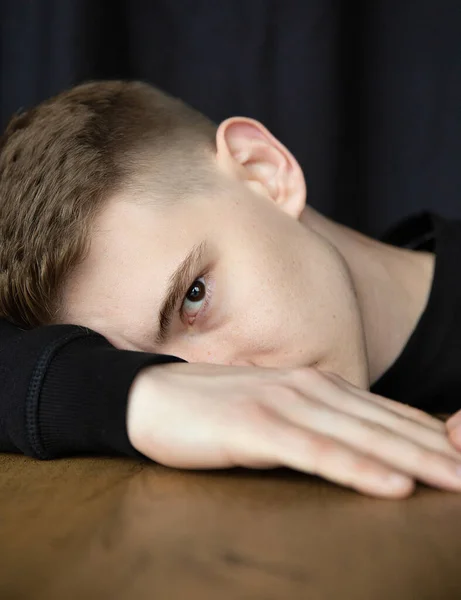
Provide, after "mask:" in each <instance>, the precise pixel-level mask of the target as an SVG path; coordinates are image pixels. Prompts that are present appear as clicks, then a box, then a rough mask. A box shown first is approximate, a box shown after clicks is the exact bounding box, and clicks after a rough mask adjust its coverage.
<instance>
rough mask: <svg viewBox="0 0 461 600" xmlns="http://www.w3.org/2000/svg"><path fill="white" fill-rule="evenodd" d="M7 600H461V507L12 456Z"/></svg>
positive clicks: (433, 494) (152, 468) (4, 475)
mask: <svg viewBox="0 0 461 600" xmlns="http://www.w3.org/2000/svg"><path fill="white" fill-rule="evenodd" d="M0 523H1V524H0V536H1V544H0V546H1V548H0V552H1V557H0V558H1V559H0V598H1V599H2V600H8V599H14V600H19V599H23V598H25V599H27V600H29V599H47V600H54V599H56V600H69V599H73V598H76V599H77V598H78V599H85V600H86V599H92V598H95V599H98V600H104V599H106V598H107V599H108V600H109V599H110V600H118V599H130V600H133V599H138V598H139V599H147V598H149V599H151V598H153V599H155V600H176V599H178V600H179V599H181V600H196V599H197V600H199V599H200V600H207V599H210V600H211V599H213V600H228V599H229V600H231V599H232V600H250V599H251V600H256V599H257V600H275V599H277V600H282V599H283V600H292V599H296V600H298V599H308V600H330V599H332V600H333V599H334V600H344V599H346V600H348V599H351V600H400V599H409V600H410V599H411V600H451V599H453V600H455V599H456V600H459V599H461V495H455V494H450V493H445V492H439V491H436V490H431V489H428V488H423V487H421V488H418V490H417V492H416V494H415V495H414V496H413V497H411V498H410V499H408V500H404V501H391V500H375V499H369V498H365V497H363V496H360V495H358V494H356V493H354V492H352V491H348V490H345V489H342V488H340V487H337V486H335V485H332V484H328V483H326V482H324V481H321V480H319V479H316V478H310V477H307V476H304V475H301V474H297V473H293V472H290V471H285V470H277V471H272V472H271V471H269V472H251V471H244V470H234V471H226V472H186V471H174V470H169V469H166V468H162V467H160V466H157V465H154V464H151V463H148V462H147V461H146V462H143V461H136V460H130V459H94V458H83V459H71V460H58V461H52V462H37V461H34V460H32V459H28V458H24V457H20V456H8V455H0Z"/></svg>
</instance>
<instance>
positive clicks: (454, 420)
mask: <svg viewBox="0 0 461 600" xmlns="http://www.w3.org/2000/svg"><path fill="white" fill-rule="evenodd" d="M445 426H446V428H447V429H448V430H451V429H454V428H455V427H459V426H461V410H459V411H458V412H457V413H455V414H454V415H451V417H450V418H449V419H447V421H446V423H445Z"/></svg>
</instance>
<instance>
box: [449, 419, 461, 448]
mask: <svg viewBox="0 0 461 600" xmlns="http://www.w3.org/2000/svg"><path fill="white" fill-rule="evenodd" d="M446 427H447V432H448V438H449V440H450V441H451V443H452V444H453V446H454V447H455V448H456V449H458V450H461V410H459V411H458V412H457V413H455V414H454V415H453V416H451V417H450V418H449V419H448V420H447V422H446Z"/></svg>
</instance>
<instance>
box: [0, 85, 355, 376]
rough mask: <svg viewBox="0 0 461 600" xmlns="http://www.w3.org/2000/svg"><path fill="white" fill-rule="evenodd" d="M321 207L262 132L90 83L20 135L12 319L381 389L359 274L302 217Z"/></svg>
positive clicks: (13, 127)
mask: <svg viewBox="0 0 461 600" xmlns="http://www.w3.org/2000/svg"><path fill="white" fill-rule="evenodd" d="M305 199H306V190H305V183H304V177H303V173H302V171H301V169H300V167H299V165H298V163H297V161H296V160H295V158H294V157H293V156H292V155H291V154H290V152H289V151H288V150H287V149H286V148H285V147H284V146H283V145H282V144H281V143H280V142H279V141H278V140H277V139H276V138H274V137H273V136H272V135H271V134H270V132H269V131H267V129H265V128H264V127H263V126H262V125H261V124H260V123H258V122H256V121H253V120H251V119H245V118H241V117H233V118H231V119H228V120H226V121H224V122H223V123H221V124H220V125H219V127H216V126H214V125H213V124H212V123H211V122H210V121H208V120H207V119H206V118H205V117H203V116H202V115H200V114H199V113H197V112H196V111H194V110H192V109H191V108H190V107H188V106H186V105H184V104H183V103H181V102H180V101H178V100H176V99H173V98H170V97H169V96H167V95H166V94H163V93H162V92H160V91H159V90H156V89H155V88H152V87H150V86H147V85H145V84H141V83H123V82H100V83H92V84H87V85H83V86H79V87H77V88H74V89H73V90H71V91H69V92H66V93H64V94H61V95H60V96H57V97H56V98H54V99H51V100H50V101H48V102H46V103H44V104H43V105H41V106H39V107H37V108H36V109H34V110H32V111H30V112H28V113H26V114H24V115H20V116H19V117H16V118H15V119H13V120H12V122H11V124H10V125H9V127H8V129H7V131H6V134H5V136H4V139H3V148H2V149H1V150H0V233H1V237H2V247H1V248H0V278H1V279H0V315H2V316H5V317H7V318H10V319H12V320H14V321H16V322H17V323H19V324H21V325H23V326H35V325H38V324H45V323H59V322H67V323H77V324H81V325H84V326H87V327H90V328H92V329H94V330H96V331H99V332H100V333H102V334H103V335H105V336H106V337H107V338H108V339H109V340H110V341H111V342H112V343H113V344H114V345H115V346H117V347H121V348H128V349H138V350H144V351H150V352H154V351H155V352H161V353H168V354H174V355H177V356H180V357H183V358H185V359H186V360H189V361H192V362H197V361H200V362H218V363H227V364H257V365H262V366H295V365H306V364H318V365H319V366H320V367H323V368H325V369H330V370H334V371H336V372H338V373H340V374H341V375H343V376H344V377H347V378H348V379H350V380H352V381H354V382H356V383H358V384H360V385H365V384H366V383H367V381H366V380H367V367H366V362H367V361H366V352H365V346H364V335H363V327H362V323H361V318H360V311H359V309H358V305H357V301H356V296H355V293H354V288H353V285H352V280H351V278H350V275H349V272H348V269H347V265H346V264H345V261H344V260H343V258H342V256H341V255H340V254H339V252H338V251H337V250H336V248H335V247H334V246H332V245H331V244H330V243H329V242H328V241H327V240H326V239H325V238H323V237H322V236H320V235H319V234H318V233H316V232H315V231H314V230H313V229H311V228H310V227H309V226H308V225H307V226H306V225H304V224H301V223H300V222H299V217H300V215H301V213H302V211H303V209H304V205H305ZM174 273H176V275H174Z"/></svg>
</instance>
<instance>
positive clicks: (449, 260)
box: [0, 215, 461, 459]
mask: <svg viewBox="0 0 461 600" xmlns="http://www.w3.org/2000/svg"><path fill="white" fill-rule="evenodd" d="M387 241H390V242H392V243H394V244H396V245H402V246H407V247H410V248H414V249H427V250H433V251H434V252H435V253H436V257H437V258H436V268H435V275H434V282H433V287H432V292H431V297H430V300H429V302H428V306H427V307H426V310H425V312H424V314H423V316H422V318H421V320H420V322H419V323H418V325H417V327H416V329H415V331H414V332H413V335H412V336H411V338H410V340H409V341H408V344H407V346H406V348H405V349H404V351H403V353H402V355H401V356H400V357H399V358H398V359H397V361H396V362H395V364H394V365H393V366H392V367H391V369H390V370H389V371H388V372H387V373H386V374H385V375H384V376H383V377H382V378H381V380H380V381H379V382H377V384H376V385H375V386H374V387H373V390H372V391H375V392H378V393H381V394H383V395H387V396H390V397H393V398H396V399H398V400H401V401H405V402H408V403H411V404H413V405H415V406H420V407H421V408H424V409H426V410H434V411H438V410H440V411H455V410H457V409H458V408H461V401H459V400H458V397H459V392H460V390H461V369H459V367H458V365H459V360H460V356H461V278H460V277H459V276H457V271H458V269H459V262H460V260H461V222H457V221H453V222H448V221H445V220H443V219H440V218H438V217H434V216H432V215H423V216H419V217H416V218H413V219H411V220H409V221H406V222H405V223H404V224H403V225H401V226H400V227H399V228H397V229H396V230H395V231H394V232H393V233H392V234H391V235H390V236H389V237H388V238H387ZM178 360H180V359H177V358H175V357H171V356H160V355H154V354H147V353H142V352H131V351H124V350H117V349H115V348H114V347H113V346H111V344H110V343H109V342H108V341H107V340H106V339H105V338H104V337H102V336H101V335H99V334H97V333H95V332H93V331H91V330H89V329H85V328H83V327H78V326H74V325H56V326H48V327H40V328H36V329H33V330H28V331H24V330H21V329H19V328H18V327H15V326H14V325H12V324H10V323H8V322H6V321H2V320H0V451H4V452H21V453H24V454H28V455H30V456H34V457H37V458H42V459H47V458H55V457H58V456H64V455H72V454H79V453H86V452H88V453H94V454H114V453H117V454H126V455H136V451H135V450H134V448H133V447H132V446H131V444H130V442H129V439H128V436H127V431H126V407H127V396H128V390H129V388H130V385H131V383H132V381H133V379H134V377H135V375H136V374H137V373H138V372H139V370H140V369H142V368H143V367H145V366H147V365H155V364H161V363H165V362H172V361H178Z"/></svg>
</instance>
